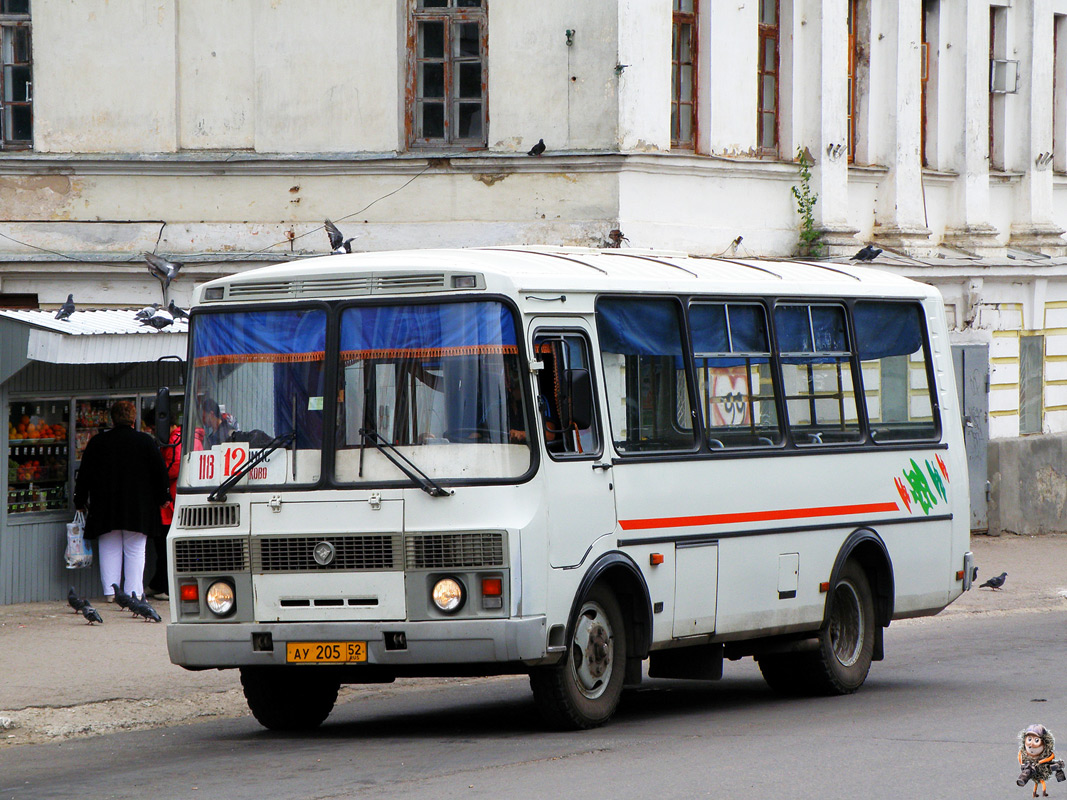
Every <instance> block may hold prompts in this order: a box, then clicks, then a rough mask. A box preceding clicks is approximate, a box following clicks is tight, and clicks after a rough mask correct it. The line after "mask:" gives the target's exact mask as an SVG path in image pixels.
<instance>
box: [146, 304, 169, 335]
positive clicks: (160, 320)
mask: <svg viewBox="0 0 1067 800" xmlns="http://www.w3.org/2000/svg"><path fill="white" fill-rule="evenodd" d="M141 324H142V325H147V326H149V327H152V328H155V329H156V330H157V331H161V330H163V329H164V328H166V327H167V326H168V325H173V324H174V317H172V316H171V315H170V312H168V311H167V310H166V309H165V308H159V309H156V313H155V314H153V315H152V316H150V317H149V318H148V319H144V320H141Z"/></svg>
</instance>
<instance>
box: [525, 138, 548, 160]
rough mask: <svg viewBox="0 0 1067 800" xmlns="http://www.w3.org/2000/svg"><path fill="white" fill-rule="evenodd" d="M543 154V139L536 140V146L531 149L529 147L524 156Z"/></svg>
mask: <svg viewBox="0 0 1067 800" xmlns="http://www.w3.org/2000/svg"><path fill="white" fill-rule="evenodd" d="M543 152H545V140H544V139H538V140H537V144H535V145H534V146H533V147H531V148H530V149H529V151H528V152H527V153H526V155H528V156H539V155H541V153H543Z"/></svg>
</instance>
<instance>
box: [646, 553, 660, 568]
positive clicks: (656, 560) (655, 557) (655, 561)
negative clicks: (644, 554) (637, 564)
mask: <svg viewBox="0 0 1067 800" xmlns="http://www.w3.org/2000/svg"><path fill="white" fill-rule="evenodd" d="M648 563H649V564H651V565H652V566H653V567H655V566H658V565H659V564H662V563H663V553H653V554H652V555H650V556H649V557H648Z"/></svg>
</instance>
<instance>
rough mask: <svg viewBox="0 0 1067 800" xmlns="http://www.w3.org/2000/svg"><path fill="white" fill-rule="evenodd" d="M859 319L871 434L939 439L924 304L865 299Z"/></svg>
mask: <svg viewBox="0 0 1067 800" xmlns="http://www.w3.org/2000/svg"><path fill="white" fill-rule="evenodd" d="M853 320H854V322H855V324H856V350H857V352H858V353H859V357H860V370H861V375H860V378H861V380H862V381H863V399H864V402H865V403H866V405H867V418H868V420H870V425H871V438H872V439H873V440H874V441H875V442H877V443H884V442H893V441H901V440H909V439H937V438H938V436H939V429H938V420H937V416H936V415H935V413H934V400H933V398H934V394H933V386H931V385H930V380H929V375H930V369H929V366H928V365H929V360H930V359H929V351H928V348H927V347H926V343H925V336H924V334H923V324H922V307H921V306H919V305H918V304H915V303H890V302H884V301H882V302H869V301H861V302H858V303H856V307H855V309H854V311H853Z"/></svg>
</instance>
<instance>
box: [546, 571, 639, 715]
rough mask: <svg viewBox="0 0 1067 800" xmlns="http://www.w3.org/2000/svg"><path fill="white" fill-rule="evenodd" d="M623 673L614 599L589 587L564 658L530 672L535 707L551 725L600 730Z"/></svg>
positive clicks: (623, 641) (622, 631)
mask: <svg viewBox="0 0 1067 800" xmlns="http://www.w3.org/2000/svg"><path fill="white" fill-rule="evenodd" d="M625 672H626V628H625V625H624V624H623V620H622V611H621V610H620V609H619V602H618V600H616V599H615V595H614V594H613V593H612V592H611V590H610V589H608V588H607V587H606V586H604V585H603V584H598V585H596V586H594V587H593V588H592V590H591V591H590V592H589V594H588V595H587V596H586V598H585V600H583V601H582V604H581V606H580V607H579V609H578V614H577V616H576V617H575V619H574V622H573V633H572V634H571V638H570V642H569V647H568V649H567V655H566V657H565V658H564V659H563V661H562V662H561V663H559V664H556V665H553V666H551V667H537V668H536V669H534V670H533V671H532V672H531V673H530V686H531V687H532V688H533V693H534V702H535V703H536V704H537V707H538V710H539V711H540V712H541V715H542V717H544V719H545V720H546V722H548V723H549V724H550V725H552V726H553V727H556V728H562V729H566V730H581V729H585V728H594V727H596V726H598V725H603V724H604V723H605V722H607V721H608V719H610V718H611V715H612V714H613V713H615V708H616V706H618V704H619V698H620V697H621V696H622V684H623V679H624V677H625Z"/></svg>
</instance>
